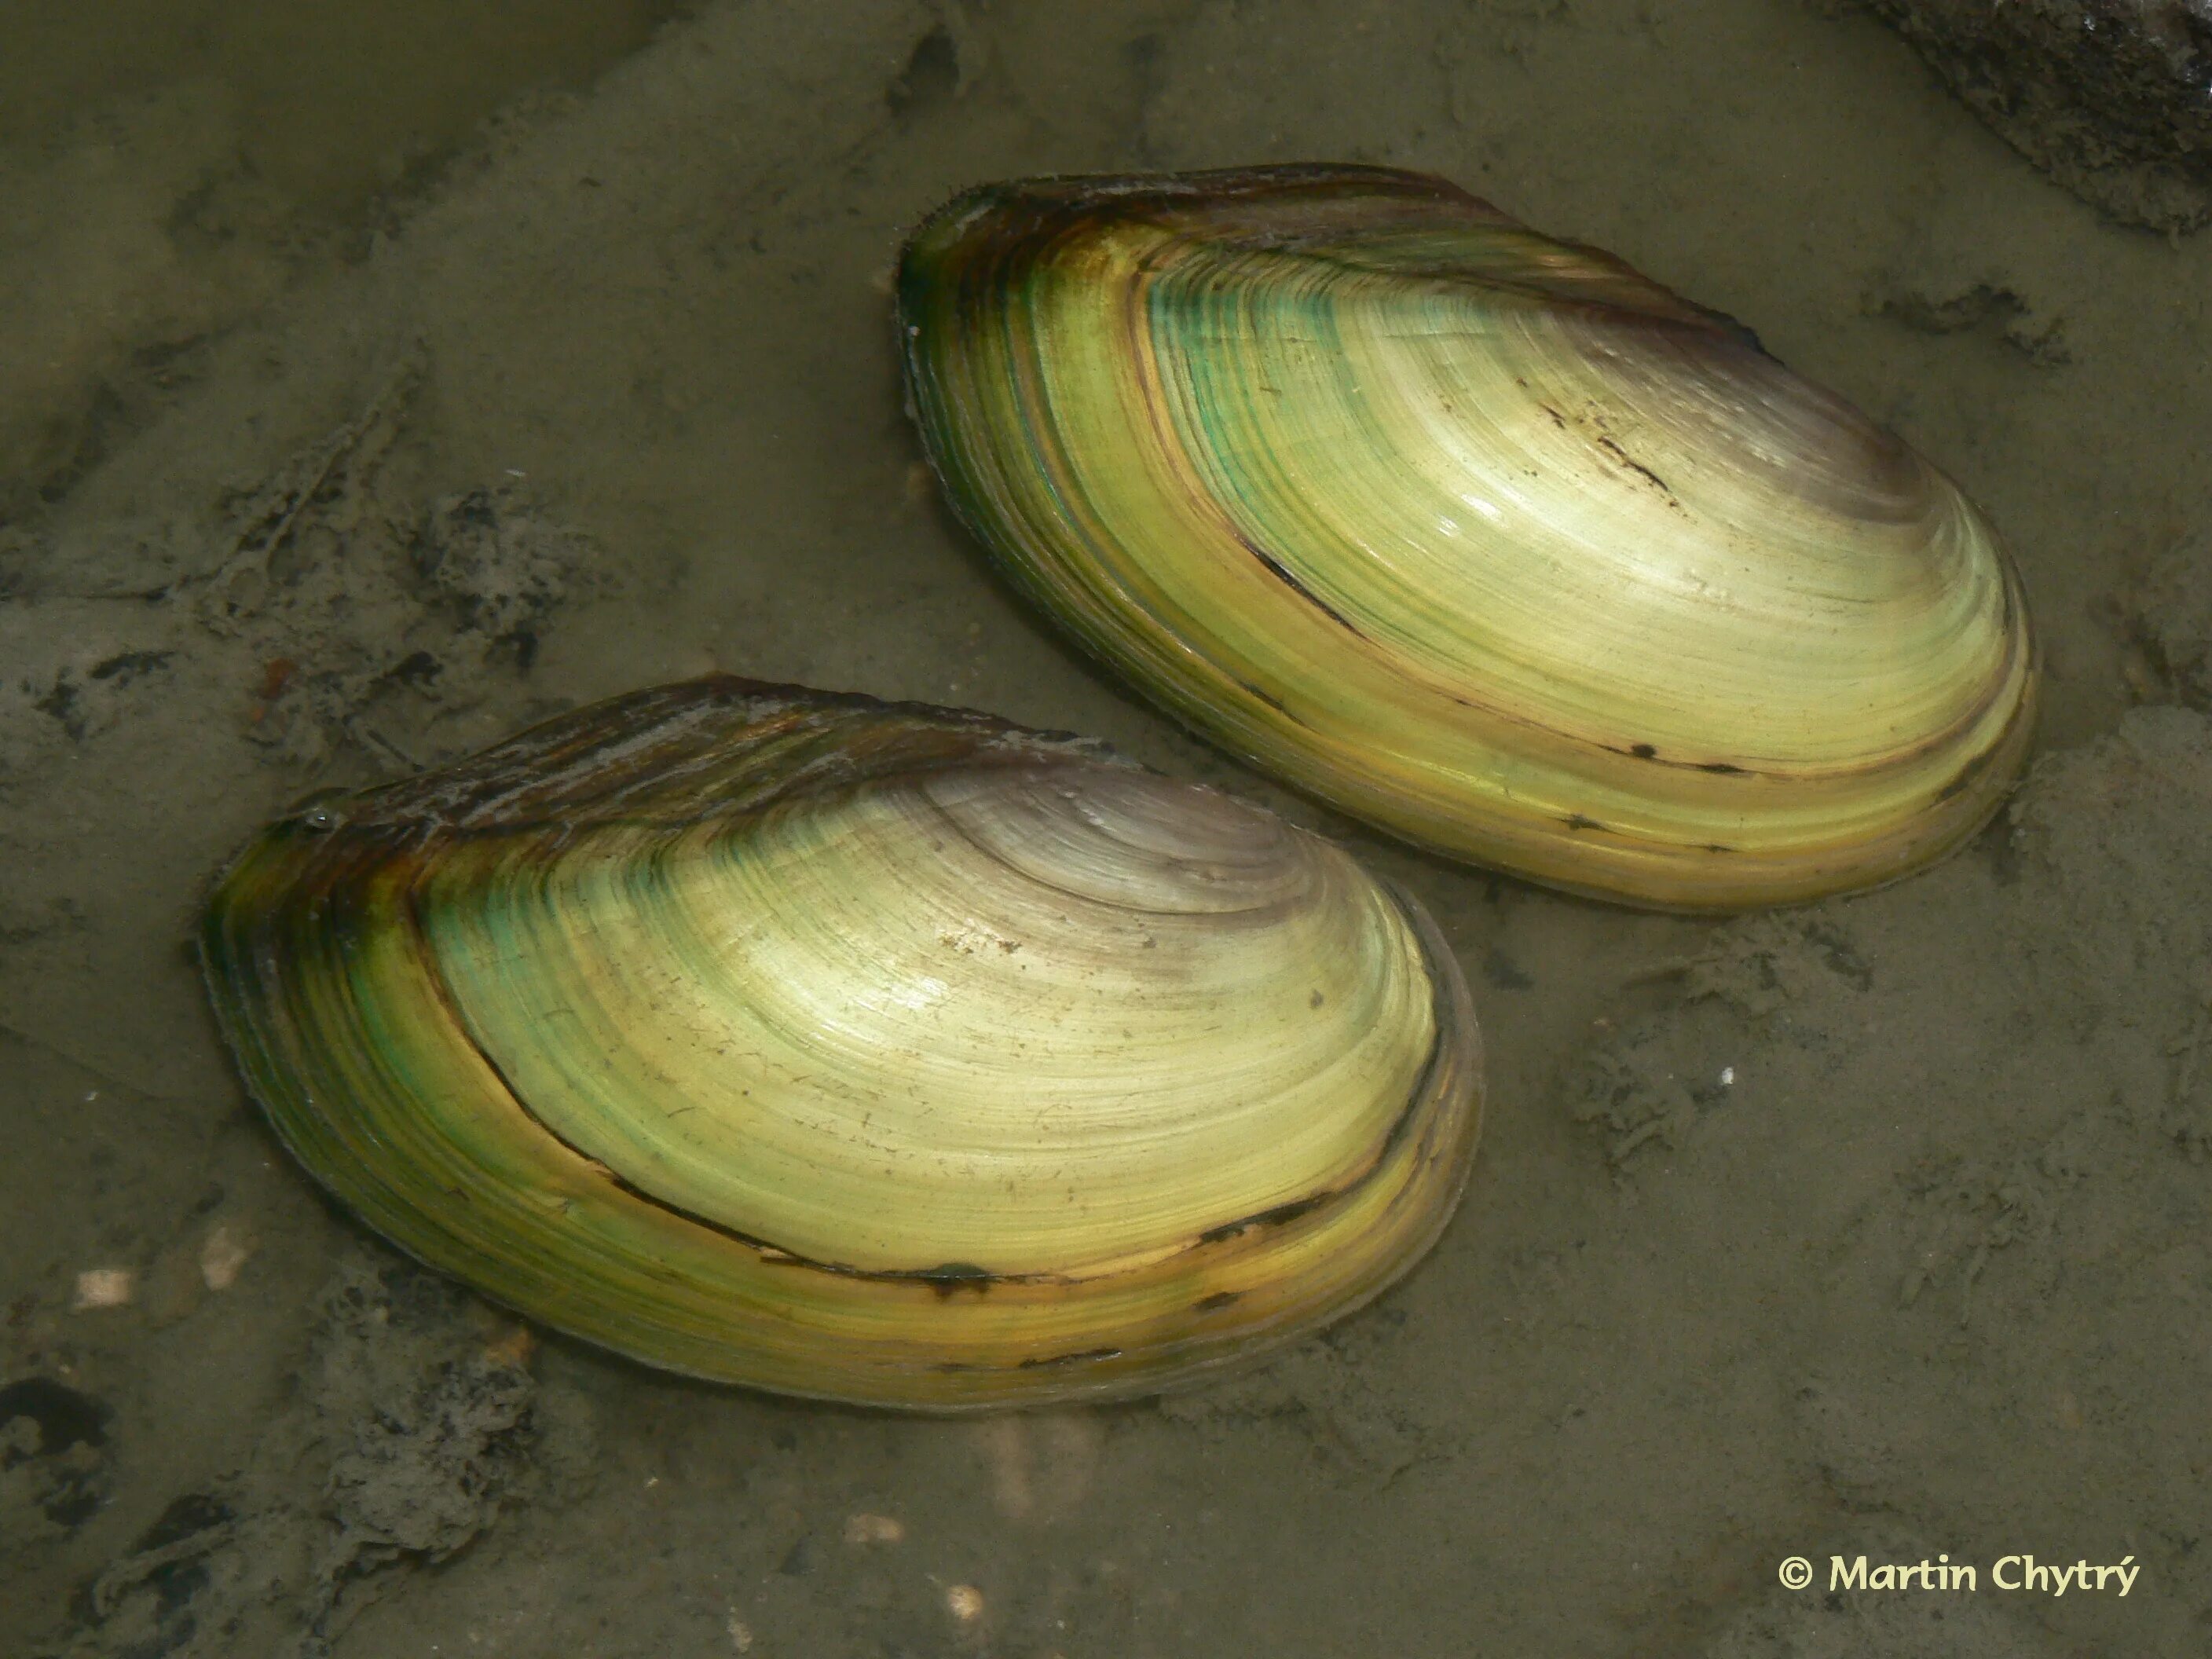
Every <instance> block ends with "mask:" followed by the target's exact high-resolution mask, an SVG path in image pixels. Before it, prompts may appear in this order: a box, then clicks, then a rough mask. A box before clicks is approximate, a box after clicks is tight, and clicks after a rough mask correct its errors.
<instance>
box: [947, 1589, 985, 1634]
mask: <svg viewBox="0 0 2212 1659" xmlns="http://www.w3.org/2000/svg"><path fill="white" fill-rule="evenodd" d="M945 1611H946V1612H947V1613H951V1615H952V1616H953V1617H954V1618H955V1619H957V1620H959V1621H960V1622H961V1623H962V1624H963V1625H972V1624H974V1623H975V1621H976V1620H978V1619H981V1617H982V1616H983V1592H982V1591H981V1590H979V1589H976V1588H975V1586H974V1585H973V1584H955V1585H954V1586H953V1587H952V1588H951V1589H949V1590H947V1591H945Z"/></svg>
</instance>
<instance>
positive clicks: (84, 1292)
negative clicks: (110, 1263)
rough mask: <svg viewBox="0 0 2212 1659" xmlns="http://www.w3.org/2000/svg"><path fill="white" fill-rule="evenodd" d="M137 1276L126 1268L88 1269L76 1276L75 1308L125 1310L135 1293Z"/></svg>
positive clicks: (80, 1309) (80, 1310)
mask: <svg viewBox="0 0 2212 1659" xmlns="http://www.w3.org/2000/svg"><path fill="white" fill-rule="evenodd" d="M137 1288H138V1275H137V1273H133V1272H131V1269H130V1268H128V1267H88V1268H86V1269H85V1270H84V1272H82V1273H79V1274H78V1275H77V1276H76V1306H77V1310H78V1311H79V1312H82V1311H83V1310H85V1309H87V1308H127V1307H129V1306H130V1305H131V1297H132V1296H133V1295H135V1294H136V1293H137Z"/></svg>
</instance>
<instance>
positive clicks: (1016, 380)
mask: <svg viewBox="0 0 2212 1659" xmlns="http://www.w3.org/2000/svg"><path fill="white" fill-rule="evenodd" d="M897 293H898V314H899V321H900V325H901V326H900V334H901V338H902V345H903V350H904V354H905V362H906V371H907V380H908V392H909V398H910V401H911V404H912V405H913V409H914V412H915V416H916V418H917V420H918V422H919V424H920V426H921V432H922V435H923V437H924V440H925V442H926V445H927V449H928V452H929V454H930V457H931V459H932V460H933V464H934V465H935V466H936V469H937V471H938V472H939V476H940V477H941V479H942V481H943V483H944V485H945V490H946V493H947V495H948V496H949V498H950V500H951V503H952V505H953V507H955V508H956V510H957V512H958V513H959V514H960V516H961V517H962V518H963V520H965V521H966V522H967V523H968V525H969V526H970V527H971V528H972V529H973V530H974V531H975V533H976V534H977V535H978V537H979V538H980V539H981V541H982V542H983V543H984V544H985V545H986V546H987V548H988V549H989V550H990V551H991V552H992V553H993V554H994V556H995V557H996V559H997V560H998V562H1000V564H1001V565H1002V567H1003V568H1005V569H1006V571H1007V572H1008V573H1009V574H1011V576H1012V578H1013V580H1015V582H1016V583H1017V584H1018V586H1020V587H1022V588H1023V589H1024V591H1026V592H1028V593H1029V594H1030V596H1031V597H1032V598H1033V599H1036V601H1037V602H1039V603H1040V604H1041V605H1042V606H1043V607H1044V608H1045V609H1046V610H1048V611H1050V612H1051V613H1052V614H1053V615H1054V616H1055V617H1057V618H1058V619H1059V620H1060V622H1061V623H1063V624H1064V625H1066V627H1067V628H1068V629H1071V630H1072V631H1073V633H1074V634H1075V635H1077V636H1078V637H1079V639H1080V640H1081V641H1083V642H1084V643H1085V645H1086V646H1088V647H1090V648H1091V650H1092V651H1093V652H1095V653H1097V655H1099V656H1100V657H1102V658H1103V659H1105V660H1106V661H1107V662H1108V663H1109V664H1110V665H1113V666H1114V667H1115V669H1117V670H1118V671H1120V672H1121V674H1122V675H1123V676H1124V677H1125V678H1127V679H1128V680H1129V681H1131V682H1132V683H1133V684H1135V685H1136V686H1138V687H1139V688H1140V689H1141V690H1143V691H1145V692H1146V694H1148V695H1149V696H1151V697H1152V698H1153V699H1155V700H1156V701H1158V702H1160V703H1161V704H1163V705H1164V706H1165V707H1166V708H1168V709H1169V710H1170V711H1171V712H1172V713H1173V714H1176V715H1177V716H1178V717H1179V718H1181V719H1182V720H1183V721H1184V722H1185V723H1187V724H1188V725H1189V726H1192V727H1193V728H1194V729H1195V730H1197V731H1199V732H1203V733H1205V734H1206V735H1207V736H1209V737H1210V738H1212V739H1214V740H1215V741H1217V742H1218V743H1220V744H1223V745H1224V746H1225V747H1226V748H1228V749H1230V750H1233V751H1235V752H1236V753H1237V754H1239V755H1241V756H1243V757H1245V758H1247V759H1249V760H1251V761H1253V762H1255V763H1257V764H1259V765H1260V766H1261V767H1263V768H1265V769H1269V770H1271V771H1273V773H1275V774H1276V775H1279V776H1280V777H1282V778H1285V779H1286V780H1288V781H1291V782H1293V783H1295V784H1297V785H1298V786H1300V787H1304V788H1305V789H1307V790H1309V791H1310V792H1312V793H1315V794H1317V795H1319V796H1321V797H1322V798H1324V799H1328V800H1329V801H1330V802H1332V803H1334V804H1335V805H1338V806H1340V807H1341V808H1343V809H1344V810H1346V811H1349V812H1351V813H1353V814H1355V815H1356V816H1358V817H1363V818H1365V819H1368V820H1370V821H1371V822H1373V823H1376V824H1379V825H1381V826H1383V827H1384V828H1386V829H1389V830H1392V831H1394V832H1395V833H1397V834H1398V835H1401V836H1404V837H1407V838H1408V839H1410V840H1413V841H1414V842H1420V843H1424V844H1425V845H1427V846H1430V847H1431V848H1437V849H1439V850H1442V851H1443V852H1445V853H1448V854H1453V855H1455V856H1459V857H1462V858H1468V859H1471V860H1478V861H1481V862H1486V863H1490V864H1495V865H1499V866H1504V867H1507V868H1509V869H1512V870H1515V871H1517V872H1522V874H1525V875H1527V876H1528V877H1531V878H1534V879H1536V880H1539V881H1542V882H1546V883H1549V884H1554V885H1557V886H1560V887H1565V888H1568V889H1571V890H1581V891H1585V892H1590V893H1595V894H1599V895H1602V896H1609V897H1613V898H1616V899H1622V900H1627V901H1630V902H1639V903H1644V904H1649V905H1653V906H1658V907H1662V908H1682V909H1727V908H1738V907H1743V906H1749V905H1755V904H1762V903H1772V902H1784V901H1791V900H1800V899H1805V898H1809V897H1814V896H1820V895H1821V894H1824V893H1827V892H1832V891H1837V890H1845V889H1850V888H1855V887H1863V886H1867V885H1870V884H1875V883H1878V882H1881V881H1885V880H1888V879H1891V878H1894V877H1896V876H1899V875H1900V874H1903V873H1904V872H1907V871H1910V870H1911V869H1913V868H1915V867H1917V866H1920V865H1923V864H1924V863H1926V862H1928V861H1929V860H1933V859H1935V858H1936V857H1938V856H1940V855H1941V854H1943V853H1944V852H1946V851H1948V850H1949V849H1950V848H1954V847H1955V846H1957V845H1958V844H1960V842H1962V841H1964V840H1965V839H1966V837H1967V836H1970V835H1972V832H1973V831H1974V830H1975V829H1977V828H1978V826H1979V825H1980V824H1981V823H1984V821H1985V820H1986V819H1987V818H1988V817H1989V815H1990V812H1991V811H1993V810H1994V809H1995V807H1996V805H1997V803H1998V802H1999V801H2000V800H2001V799H2002V797H2003V795H2004V793H2005V792H2006V790H2007V788H2008V787H2009V784H2010V782H2011V781H2012V778H2013V775H2014V774H2015V771H2016V770H2017V768H2018V764H2019V763H2020V761H2021V758H2022V757H2023V755H2024V753H2025V751H2026V749H2027V744H2028V741H2029V736H2030V728H2031V725H2032V715H2033V706H2034V702H2035V685H2036V651H2035V647H2034V645H2033V639H2032V636H2031V633H2030V629H2029V624H2028V617H2027V606H2026V605H2025V602H2024V599H2023V595H2022V592H2021V583H2020V580H2019V578H2018V575H2017V574H2016V573H2015V569H2014V568H2013V566H2012V563H2011V562H2010V560H2009V559H2008V556H2007V555H2006V554H2005V552H2004V551H2003V550H2002V548H2001V547H2000V545H1999V544H1998V542H1997V540H1996V536H1995V535H1994V533H1993V532H1992V531H1991V529H1990V526H1989V524H1988V522H1987V521H1986V520H1984V517H1983V516H1982V514H1981V513H1979V512H1978V511H1977V510H1976V508H1975V507H1973V506H1972V503H1971V502H1969V501H1967V500H1966V497H1965V496H1964V495H1962V494H1961V493H1960V491H1959V490H1958V489H1957V488H1955V487H1954V485H1953V484H1952V483H1951V482H1950V481H1949V480H1948V478H1946V477H1944V476H1943V475H1942V473H1940V472H1939V471H1936V469H1935V468H1934V467H1933V466H1931V465H1929V464H1928V463H1927V462H1926V461H1924V460H1923V459H1921V458H1920V457H1919V456H1918V455H1917V454H1916V453H1913V451H1912V450H1911V449H1910V448H1908V447H1906V446H1905V444H1904V443H1902V442H1901V441H1899V440H1898V439H1897V438H1895V437H1894V436H1893V435H1890V434H1889V433H1888V432H1887V431H1885V430H1884V429H1882V428H1880V427H1878V426H1877V425H1875V423H1874V422H1872V421H1870V420H1869V419H1868V418H1867V417H1866V416H1863V415H1862V414H1861V413H1860V412H1859V411H1858V410H1856V409H1854V408H1852V407H1851V406H1850V404H1847V403H1845V402H1844V400H1843V399H1841V398H1838V397H1836V396H1835V395H1833V394H1832V393H1830V392H1826V391H1824V390H1822V389H1821V388H1820V387H1818V386H1814V385H1812V384H1810V383H1808V381H1806V380H1802V379H1800V378H1799V377H1798V376H1796V375H1795V374H1791V373H1790V371H1789V370H1787V369H1786V368H1784V367H1783V366H1782V365H1781V364H1779V363H1778V362H1776V361H1775V360H1774V359H1773V358H1772V357H1771V356H1768V355H1767V354H1766V353H1765V351H1764V350H1762V349H1760V347H1759V343H1758V342H1757V341H1756V340H1755V339H1754V338H1753V337H1752V335H1751V334H1750V333H1749V331H1747V330H1745V329H1743V328H1742V327H1741V326H1739V325H1737V324H1735V323H1734V322H1732V321H1731V320H1729V319H1728V318H1726V317H1723V316H1722V315H1720V314H1718V313H1715V312H1712V311H1710V310H1707V309H1705V308H1704V307H1699V306H1697V305H1694V304H1692V303H1690V302H1689V301H1685V300H1683V299H1680V298H1679V297H1678V296H1676V295H1674V294H1673V293H1670V292H1669V291H1668V289H1664V288H1662V286H1660V285H1659V284H1658V283H1654V282H1652V281H1650V279H1648V278H1646V277H1644V276H1640V275H1639V274H1638V273H1637V272H1636V271H1634V270H1631V269H1630V268H1629V267H1628V266H1627V265H1626V264H1623V263H1622V262H1621V261H1620V260H1619V259H1617V258H1613V257H1612V256H1610V255H1608V254H1606V253H1602V252H1598V251H1596V250H1595V249H1592V248H1589V247H1585V246H1578V245H1576V244H1573V243H1570V242H1563V241H1559V240H1553V239H1552V238H1549V237H1547V236H1544V235H1541V234H1538V233H1536V232H1534V231H1533V230H1531V229H1529V228H1527V227H1526V226H1523V225H1522V224H1520V223H1518V222H1516V221H1515V220H1513V219H1512V218H1510V217H1509V216H1506V215H1505V214H1504V213H1502V212H1499V211H1498V210H1496V209H1494V208H1492V207H1490V206H1489V205H1487V204H1485V203H1483V202H1480V201H1479V200H1477V199H1476V198H1474V197H1471V196H1469V195H1468V194H1466V193H1465V192H1464V191H1460V190H1458V189H1457V188H1455V187H1454V186H1453V185H1449V184H1447V183H1445V182H1443V180H1440V179H1432V178H1427V177H1424V176H1421V175H1419V174H1414V173H1403V172H1398V171H1394V170H1389V169H1384V168H1376V167H1333V166H1331V167H1323V166H1298V167H1253V168H1245V169H1238V170H1234V171H1225V172H1216V173H1192V174H1184V175H1165V176H1162V175H1152V176H1136V177H1106V178H1079V179H1034V180H1027V181H1021V182H1016V183H1011V184H1003V185H990V186H986V187H983V188H981V189H978V190H975V191H969V192H968V193H967V194H965V195H963V196H962V197H959V198H958V199H957V200H956V201H954V202H952V203H951V204H950V205H948V206H946V207H945V208H944V209H942V210H940V211H939V212H938V213H937V214H936V215H935V216H933V217H931V218H930V219H929V220H928V221H927V222H925V223H924V224H923V225H922V226H921V228H920V229H919V230H918V231H917V232H916V233H915V235H914V237H913V238H912V240H911V241H910V242H909V244H908V246H907V248H906V251H905V253H904V256H903V258H902V264H901V268H900V273H899V279H898V289H897Z"/></svg>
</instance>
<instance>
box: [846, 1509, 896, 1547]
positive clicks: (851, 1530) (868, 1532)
mask: <svg viewBox="0 0 2212 1659" xmlns="http://www.w3.org/2000/svg"><path fill="white" fill-rule="evenodd" d="M905 1537H906V1523H905V1522H902V1521H899V1520H896V1519H895V1518H893V1517H892V1516H888V1515H848V1516H846V1517H845V1541H846V1542H847V1543H848V1544H896V1543H898V1542H900V1541H902V1540H903V1539H904V1538H905Z"/></svg>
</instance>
